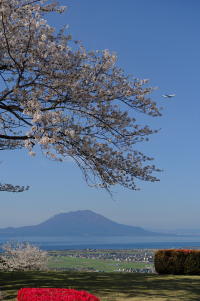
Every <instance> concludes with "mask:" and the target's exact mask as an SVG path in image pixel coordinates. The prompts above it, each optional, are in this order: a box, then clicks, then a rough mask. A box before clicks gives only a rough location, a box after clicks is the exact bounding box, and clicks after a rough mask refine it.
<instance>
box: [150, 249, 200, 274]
mask: <svg viewBox="0 0 200 301" xmlns="http://www.w3.org/2000/svg"><path fill="white" fill-rule="evenodd" d="M154 263H155V270H156V272H157V273H159V274H176V275H183V274H186V275H187V274H190V275H198V274H200V251H195V250H188V249H186V250H181V249H180V250H179V249H171V250H158V251H157V252H156V253H155V259H154Z"/></svg>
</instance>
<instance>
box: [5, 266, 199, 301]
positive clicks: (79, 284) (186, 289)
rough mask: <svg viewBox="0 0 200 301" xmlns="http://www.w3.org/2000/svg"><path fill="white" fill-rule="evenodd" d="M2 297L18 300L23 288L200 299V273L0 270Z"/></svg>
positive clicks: (112, 299) (106, 296) (111, 297)
mask: <svg viewBox="0 0 200 301" xmlns="http://www.w3.org/2000/svg"><path fill="white" fill-rule="evenodd" d="M0 287H1V290H2V292H3V297H4V298H3V300H10V301H11V300H12V301H14V300H15V297H16V293H17V290H18V289H20V288H22V287H63V288H75V289H78V290H82V289H84V290H87V291H88V292H90V293H93V294H95V295H96V296H98V297H100V298H101V300H102V301H117V300H119V301H122V300H128V301H132V300H133V301H149V300H155V301H164V300H165V301H172V300H175V301H179V300H184V301H195V300H196V301H199V300H200V276H173V275H167V276H159V275H156V274H139V273H138V274H134V273H93V272H91V273H90V272H88V273H86V272H20V273H19V272H1V273H0Z"/></svg>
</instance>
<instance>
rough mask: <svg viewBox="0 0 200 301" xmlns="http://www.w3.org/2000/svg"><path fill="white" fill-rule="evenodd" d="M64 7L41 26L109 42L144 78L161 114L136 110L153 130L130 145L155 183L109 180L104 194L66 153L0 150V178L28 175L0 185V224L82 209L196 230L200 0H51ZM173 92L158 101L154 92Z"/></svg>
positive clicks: (98, 44)
mask: <svg viewBox="0 0 200 301" xmlns="http://www.w3.org/2000/svg"><path fill="white" fill-rule="evenodd" d="M60 3H61V4H62V5H65V4H66V5H67V6H68V10H67V12H66V13H65V14H63V15H62V16H60V15H52V16H51V17H50V19H49V22H50V23H51V25H54V26H55V27H57V28H59V27H60V26H61V25H63V24H69V32H70V33H71V34H72V36H73V38H74V39H75V40H81V41H82V43H83V44H84V45H85V47H86V48H87V49H88V50H95V49H109V50H111V51H113V52H116V53H117V55H118V63H117V64H118V65H119V66H121V67H122V68H123V69H124V70H125V71H126V73H127V74H132V75H133V76H135V77H139V78H149V79H150V85H151V86H157V87H158V89H157V90H156V91H155V92H154V93H153V94H152V98H154V99H155V100H156V101H157V102H158V104H160V106H163V117H161V118H156V119H152V118H145V117H144V116H142V115H141V116H139V121H140V122H141V123H142V122H147V123H148V124H150V125H152V126H153V127H154V128H157V129H158V128H161V131H160V132H159V133H158V134H156V135H154V136H152V137H151V139H150V142H148V143H144V144H140V145H139V144H138V149H140V150H142V151H143V152H145V153H146V154H148V155H150V156H153V157H155V164H156V165H157V166H158V167H160V168H162V169H163V172H162V173H161V174H160V175H159V176H160V180H161V181H160V182H159V183H144V182H140V183H139V184H140V188H141V190H140V191H138V192H135V191H131V190H126V189H123V188H121V187H116V188H114V199H115V200H112V199H111V198H110V196H109V195H108V194H107V193H106V192H105V191H102V190H96V189H92V188H90V187H88V186H87V184H86V183H85V182H84V180H83V177H82V175H81V172H80V171H79V170H78V168H77V167H76V166H75V165H74V164H73V163H72V162H71V161H68V162H65V163H56V162H52V161H48V160H47V159H46V158H44V157H42V156H41V155H40V153H39V154H38V155H37V156H36V157H34V158H32V157H29V155H28V154H27V152H26V151H7V152H3V151H2V152H1V165H0V167H1V181H2V183H7V182H8V183H13V184H29V185H30V186H31V189H30V190H29V191H27V192H24V193H21V194H12V193H5V192H1V194H0V227H6V226H21V225H31V224H37V223H38V222H41V221H43V220H45V219H47V218H48V217H50V216H52V215H54V214H57V213H60V212H68V211H74V210H79V209H91V210H93V211H95V212H98V213H100V214H103V215H105V216H106V217H108V218H111V219H113V220H115V221H118V222H121V223H126V224H130V225H137V226H143V227H145V228H149V229H154V228H155V229H172V228H199V229H200V220H199V212H200V190H199V187H200V177H199V170H200V158H199V154H200V139H199V133H200V122H199V113H200V88H199V87H200V76H199V70H200V37H199V28H200V18H199V11H200V2H199V1H198V0H192V1H188V0H165V1H161V0H126V1H122V0H118V1H116V0H109V1H107V0H101V1H97V0H93V1H91V0H84V1H83V0H73V1H64V0H62V1H60ZM165 93H176V97H174V98H173V99H171V100H168V101H166V100H165V99H164V98H163V97H162V94H165Z"/></svg>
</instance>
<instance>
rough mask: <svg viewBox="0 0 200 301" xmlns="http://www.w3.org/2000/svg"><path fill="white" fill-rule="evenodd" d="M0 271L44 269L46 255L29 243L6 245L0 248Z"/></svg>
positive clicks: (46, 259)
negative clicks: (0, 253)
mask: <svg viewBox="0 0 200 301" xmlns="http://www.w3.org/2000/svg"><path fill="white" fill-rule="evenodd" d="M2 249H3V253H2V254H3V255H1V256H0V270H6V271H27V270H43V269H45V268H46V265H47V261H48V255H47V252H46V251H42V250H40V249H39V248H38V247H36V246H33V245H31V244H29V243H6V244H4V245H3V246H2Z"/></svg>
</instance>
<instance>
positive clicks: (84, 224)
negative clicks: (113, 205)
mask: <svg viewBox="0 0 200 301" xmlns="http://www.w3.org/2000/svg"><path fill="white" fill-rule="evenodd" d="M163 235H164V236H165V234H162V233H156V232H151V231H148V230H145V229H143V228H141V227H134V226H128V225H123V224H119V223H117V222H114V221H112V220H110V219H108V218H106V217H104V216H103V215H100V214H97V213H95V212H93V211H91V210H79V211H74V212H68V213H60V214H57V215H55V216H53V217H51V218H49V219H48V220H46V221H44V222H42V223H40V224H38V225H35V226H25V227H18V228H13V227H9V228H4V229H0V237H19V236H27V237H31V236H38V237H39V236H48V237H52V236H54V237H59V236H83V237H84V236H85V237H86V236H87V237H89V236H163Z"/></svg>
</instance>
